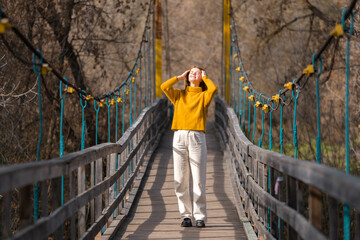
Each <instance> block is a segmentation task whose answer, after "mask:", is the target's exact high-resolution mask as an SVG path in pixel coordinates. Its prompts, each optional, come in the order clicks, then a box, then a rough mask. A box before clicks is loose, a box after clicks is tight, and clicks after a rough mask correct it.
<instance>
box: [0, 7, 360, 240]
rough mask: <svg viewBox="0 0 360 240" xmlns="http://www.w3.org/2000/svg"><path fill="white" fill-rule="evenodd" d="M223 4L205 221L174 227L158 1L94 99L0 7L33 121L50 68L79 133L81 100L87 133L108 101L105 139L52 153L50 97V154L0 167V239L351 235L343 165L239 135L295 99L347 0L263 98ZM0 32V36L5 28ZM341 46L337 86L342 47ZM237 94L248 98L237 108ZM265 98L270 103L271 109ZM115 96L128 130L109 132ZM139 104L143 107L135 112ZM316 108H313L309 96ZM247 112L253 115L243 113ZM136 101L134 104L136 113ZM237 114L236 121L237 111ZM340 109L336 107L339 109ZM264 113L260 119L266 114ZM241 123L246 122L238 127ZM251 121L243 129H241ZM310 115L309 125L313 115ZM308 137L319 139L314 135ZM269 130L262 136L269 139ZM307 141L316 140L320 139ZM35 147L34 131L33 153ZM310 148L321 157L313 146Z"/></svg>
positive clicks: (359, 227) (356, 184) (355, 187)
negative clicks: (294, 70)
mask: <svg viewBox="0 0 360 240" xmlns="http://www.w3.org/2000/svg"><path fill="white" fill-rule="evenodd" d="M155 2H156V3H157V4H156V3H155ZM230 2H231V1H228V0H224V4H223V6H224V8H223V11H224V14H223V23H224V28H223V65H222V71H223V72H222V77H223V79H222V81H221V86H219V88H221V89H222V91H221V93H222V94H221V96H216V98H215V113H214V114H215V121H214V122H211V123H208V126H207V134H206V137H207V145H208V159H207V182H206V192H207V213H208V221H207V223H206V227H205V228H196V227H191V228H182V227H181V226H180V223H181V219H180V215H179V212H178V205H177V198H176V195H175V191H174V181H173V162H172V131H171V130H170V123H171V116H172V109H171V106H170V103H169V102H168V100H167V99H166V98H164V97H161V95H162V93H161V91H160V88H159V86H160V84H161V81H162V80H161V49H157V48H159V46H160V48H161V34H159V32H161V31H160V30H161V19H160V20H159V19H156V20H155V18H156V17H155V15H157V16H158V15H159V11H160V10H161V6H160V7H159V1H153V0H151V1H150V4H149V9H148V16H147V20H146V23H145V27H144V33H143V36H142V40H141V44H140V48H139V52H138V56H137V57H136V62H135V63H134V65H133V68H132V69H131V72H130V73H129V76H128V77H127V79H126V80H125V81H123V82H122V83H121V84H120V85H119V87H118V88H115V90H114V91H113V92H111V93H110V92H109V93H106V94H105V95H103V96H91V95H90V94H87V93H86V91H84V90H82V89H81V88H79V87H78V86H76V85H75V84H72V83H71V82H69V81H67V79H65V78H64V77H63V76H61V74H60V72H59V71H57V70H56V69H55V68H54V67H53V66H51V65H50V63H49V62H48V61H47V60H46V59H45V58H43V56H42V54H41V52H40V51H37V50H36V48H34V46H33V45H32V44H31V42H30V41H29V40H27V39H26V38H25V35H24V34H21V32H20V31H19V30H18V29H17V28H16V27H14V26H13V25H12V24H11V23H10V22H9V19H7V18H6V17H7V16H6V14H5V13H3V12H1V8H0V13H1V14H0V20H1V21H0V32H1V34H4V33H5V32H6V31H8V30H10V29H12V31H13V32H14V33H15V34H16V35H17V36H18V37H19V39H21V40H22V41H23V42H24V44H25V45H26V46H27V47H28V48H29V49H30V50H31V51H32V52H33V53H34V55H33V69H34V72H35V74H36V76H37V79H38V85H39V88H38V89H39V91H38V96H39V119H42V116H41V81H40V79H41V77H43V76H44V75H46V74H47V73H48V72H49V71H52V73H53V74H55V76H56V77H57V78H58V80H59V82H60V93H61V94H62V92H64V93H65V94H71V92H77V93H78V96H79V99H80V104H81V107H82V136H85V123H86V121H85V120H84V108H85V107H86V104H87V102H89V103H93V104H94V109H95V112H96V133H95V136H96V139H97V124H98V122H97V117H98V111H99V107H100V106H104V105H106V106H107V107H108V110H107V111H108V112H107V113H108V132H109V134H108V139H109V140H108V141H109V143H102V144H99V145H95V146H92V147H89V148H85V149H83V150H81V151H77V152H73V153H69V154H67V155H64V156H62V155H63V152H64V142H63V136H62V126H63V123H62V119H63V114H64V113H63V106H64V98H65V96H62V95H61V94H60V100H59V102H60V104H61V110H60V114H59V115H60V119H61V120H60V122H61V123H60V129H61V130H60V134H59V135H60V144H59V145H60V156H61V157H59V158H56V159H50V160H46V161H37V162H32V163H23V164H16V165H9V166H1V167H0V214H1V215H0V240H2V239H11V240H23V239H26V240H27V239H35V240H38V239H40V240H42V239H55V240H58V239H102V240H104V239H214V238H219V239H334V240H335V239H342V238H341V236H344V239H346V240H348V239H350V238H351V239H356V240H360V214H359V212H360V200H359V199H360V178H359V177H356V176H353V175H351V174H349V173H350V171H349V170H348V169H347V172H343V171H341V170H338V169H335V168H331V167H328V166H325V165H321V164H318V163H314V162H311V161H305V160H300V159H295V158H293V157H290V156H285V155H283V154H280V153H276V152H273V151H269V150H266V149H263V148H261V147H259V146H257V145H256V144H254V143H253V142H254V137H253V139H252V142H251V141H250V140H249V139H248V138H247V137H246V136H245V134H244V133H245V132H246V131H247V132H248V134H247V135H250V129H251V130H253V134H255V131H256V130H257V128H256V127H255V124H256V122H257V121H256V117H255V115H256V111H257V110H256V109H258V111H261V114H262V123H263V127H262V133H263V132H264V118H263V116H264V112H270V114H271V112H272V111H273V110H276V109H275V108H279V107H280V108H281V119H282V107H283V106H285V105H289V104H288V103H285V93H286V92H288V93H289V92H290V94H291V96H292V98H293V99H294V101H295V104H294V105H295V106H296V102H297V98H298V95H299V93H300V90H301V89H302V87H303V86H304V85H302V86H300V80H301V79H302V78H303V79H305V78H306V81H304V82H307V80H308V79H309V78H310V76H311V75H312V74H314V73H315V72H316V70H314V67H315V62H316V61H317V60H319V58H320V55H321V53H322V52H323V51H324V49H326V47H327V46H328V45H329V44H330V43H331V42H332V40H333V39H334V38H335V37H337V38H338V37H339V34H341V32H342V34H344V31H348V33H347V36H346V37H347V40H348V42H347V44H349V41H350V36H351V34H352V33H351V30H350V31H349V29H347V28H346V27H345V20H346V19H347V18H349V16H350V15H352V9H353V8H354V6H355V4H356V0H353V1H352V3H351V5H350V7H349V8H348V10H347V11H343V23H342V24H343V25H342V26H339V25H340V24H339V25H336V26H335V29H334V30H336V31H335V33H331V34H330V36H329V38H328V40H327V41H326V43H325V45H324V46H323V47H322V48H321V50H320V51H319V52H318V53H317V55H316V54H315V55H313V63H312V65H309V66H308V67H307V68H306V69H305V70H306V71H304V72H303V73H302V75H301V77H299V78H297V79H294V80H293V82H289V83H287V84H285V85H287V87H286V86H285V85H284V89H280V91H279V94H278V95H275V96H272V97H266V96H264V94H263V93H261V92H260V91H257V90H256V89H255V87H254V86H252V83H251V82H250V81H249V79H248V76H247V73H246V71H245V68H244V64H243V62H242V60H241V59H240V56H239V55H240V49H239V46H238V45H239V44H238V39H237V35H236V26H235V25H234V24H235V23H234V22H235V21H233V20H232V21H230V20H231V19H230V15H231V14H230V12H231V11H230V10H231V8H230ZM155 5H156V6H155ZM159 9H160V10H159ZM150 15H152V16H153V18H151V17H150ZM230 22H232V23H231V27H230ZM154 25H155V26H154ZM150 29H151V30H150ZM159 29H160V30H159ZM339 29H340V30H339ZM350 29H352V28H350ZM151 31H152V32H151ZM155 33H156V34H155ZM3 36H4V38H6V35H2V37H3ZM154 38H155V39H154ZM346 55H347V61H346V72H347V76H346V79H347V80H346V81H347V88H348V79H349V77H348V72H349V64H348V59H349V51H347V53H346ZM159 56H160V59H159ZM36 58H38V60H39V61H37V60H36ZM43 63H44V64H43ZM39 66H41V67H39ZM45 66H46V67H45ZM320 66H321V65H320ZM320 68H321V67H320ZM43 72H44V73H43ZM240 74H241V75H240ZM159 76H160V77H159ZM318 76H319V75H318ZM316 81H317V82H318V79H317V80H316ZM62 83H63V84H64V85H66V90H64V89H63V88H62V85H61V84H62ZM137 84H138V85H137ZM243 84H244V85H243ZM246 84H247V85H246ZM304 84H305V83H304ZM136 86H138V88H136ZM344 88H345V87H344ZM136 89H137V90H136ZM139 89H140V90H139ZM70 90H71V91H70ZM317 90H318V89H317ZM137 91H138V92H139V93H138V95H136V92H137ZM142 91H143V92H142ZM242 93H243V95H241V94H242ZM121 94H122V95H121ZM141 94H143V95H141ZM246 94H248V98H247V99H249V102H248V103H249V104H248V107H247V108H246V106H245V100H246ZM139 95H140V96H139ZM296 95H297V97H295V96H296ZM317 96H318V95H317ZM222 97H225V99H226V100H224V99H223V98H222ZM346 98H347V99H345V102H347V101H348V96H347V97H346ZM153 99H155V100H154V101H153ZM242 99H243V100H242ZM137 100H138V105H137ZM257 100H258V101H257ZM265 100H267V104H266V102H265ZM83 102H84V103H85V105H84V104H83ZM275 102H276V104H277V107H274V108H273V106H274V105H273V104H274V103H275ZM120 103H121V105H122V110H123V114H122V117H123V118H122V119H123V121H122V127H123V130H124V128H125V127H124V126H125V125H129V128H128V129H127V130H126V131H123V134H122V136H121V138H120V139H119V140H117V139H118V138H117V130H118V126H117V123H118V107H119V104H120ZM126 104H129V105H130V106H126ZM271 104H272V107H270V106H271ZM111 105H116V121H115V122H116V128H115V129H116V137H115V142H114V143H111V142H110V136H111V134H110V129H111V127H110V119H111V116H110V107H111ZM143 105H144V106H145V108H143V109H142V106H143ZM229 105H230V106H229ZM265 105H266V106H265ZM317 107H318V108H319V101H317ZM125 109H130V113H126V114H125ZM239 109H240V110H239ZM251 109H253V114H254V115H251V114H250V112H251ZM137 110H139V113H140V112H141V113H140V115H138V116H136V114H137ZM270 110H271V111H270ZM247 112H248V113H249V114H248V115H246V116H247V117H248V120H245V114H247ZM319 112H320V110H319ZM345 112H347V113H346V114H348V106H347V109H346V110H345ZM241 113H242V117H243V118H241ZM270 114H269V115H270ZM125 115H127V117H129V121H128V124H127V123H126V124H125V120H124V119H125ZM252 116H254V117H253V119H252V121H251V117H252ZM295 116H296V107H294V118H293V122H294V124H293V129H294V130H293V131H294V133H293V138H294V139H295V138H296V136H297V135H296V131H297V130H296V129H297V127H296V118H295ZM269 118H270V119H271V115H270V116H269ZM346 118H348V115H347V117H345V119H346ZM281 121H282V120H281ZM346 121H347V122H348V120H346ZM40 122H42V120H41V121H40ZM245 122H246V125H247V124H248V127H247V128H246V126H245ZM251 123H253V127H251V126H250V124H251ZM318 123H319V125H318V131H319V132H320V123H321V121H320V117H318ZM40 125H41V124H40ZM240 125H241V126H240ZM269 126H271V122H270V124H269ZM281 126H282V125H281V124H280V134H279V135H280V139H282V135H281V134H282V131H283V129H282V127H281ZM40 129H42V127H40ZM41 131H42V130H40V132H41ZM262 135H263V134H262ZM253 136H254V135H253ZM318 136H319V139H320V140H321V134H319V135H318ZM270 139H271V135H270V133H269V142H271V140H270ZM261 140H262V137H261ZM295 140H296V141H295ZM295 140H294V142H297V139H295ZM81 141H82V144H81V145H82V148H84V146H85V137H81ZM95 142H96V143H97V140H96V141H95ZM280 142H281V140H280ZM318 143H319V144H318ZM347 144H348V143H347ZM259 145H261V144H259ZM269 145H270V144H269ZM294 145H296V144H294ZM317 145H320V147H321V143H320V142H317ZM40 146H41V133H40V137H39V145H38V149H37V150H38V153H39V154H38V156H37V160H39V155H40ZM269 148H270V147H269ZM296 148H297V145H296ZM270 149H271V148H270ZM317 153H318V154H319V155H320V157H321V149H320V151H318V150H317ZM295 156H296V153H295ZM348 166H349V165H347V168H349V167H348ZM50 186H51V187H50ZM32 193H34V195H32ZM31 196H33V197H31ZM38 215H39V216H38ZM341 219H344V221H343V222H342V221H341Z"/></svg>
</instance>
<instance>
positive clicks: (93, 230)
mask: <svg viewBox="0 0 360 240" xmlns="http://www.w3.org/2000/svg"><path fill="white" fill-rule="evenodd" d="M158 132H159V131H157V133H158ZM156 137H157V134H155V136H154V137H153V138H152V139H151V140H150V141H149V142H148V143H147V145H146V149H147V148H150V147H151V145H152V144H151V143H152V142H154V141H155V140H156ZM153 150H155V149H153ZM144 157H145V153H143V154H142V156H141V159H140V161H139V164H138V166H137V167H136V169H135V172H137V170H138V168H139V167H140V165H141V164H142V163H143V161H144ZM124 166H125V165H123V166H122V167H124ZM135 177H136V175H135V174H133V175H132V176H131V177H130V178H129V179H128V180H127V182H126V184H125V187H124V188H123V189H122V190H121V191H120V193H119V195H118V196H117V197H116V198H115V200H114V201H113V202H112V204H111V205H109V206H108V207H107V208H106V209H104V211H103V214H102V216H100V217H99V218H98V219H97V220H96V223H95V224H93V225H92V226H91V227H90V228H89V229H88V231H87V232H86V234H85V235H83V236H82V238H81V239H93V238H94V237H95V235H96V233H97V232H98V231H100V229H101V226H103V225H104V224H105V223H106V221H107V219H108V218H109V217H110V215H111V214H112V213H113V212H114V210H115V209H116V207H117V206H118V205H119V203H120V202H121V201H122V199H123V198H124V197H125V195H126V192H127V190H128V189H129V188H130V186H131V184H132V183H133V180H134V179H135Z"/></svg>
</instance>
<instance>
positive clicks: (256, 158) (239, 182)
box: [215, 97, 360, 239]
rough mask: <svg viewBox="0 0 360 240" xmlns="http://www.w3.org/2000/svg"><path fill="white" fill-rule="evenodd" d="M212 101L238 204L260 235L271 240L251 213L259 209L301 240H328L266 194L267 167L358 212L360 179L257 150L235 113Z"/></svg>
mask: <svg viewBox="0 0 360 240" xmlns="http://www.w3.org/2000/svg"><path fill="white" fill-rule="evenodd" d="M215 102H216V110H215V119H216V120H215V121H216V128H217V129H218V133H219V136H220V138H221V140H222V142H223V144H224V145H225V148H226V151H227V152H228V158H229V162H230V165H231V167H230V169H231V171H232V176H233V181H234V183H235V184H234V185H235V186H236V187H235V188H236V189H234V190H235V191H237V192H238V193H239V195H240V196H241V198H242V199H241V200H239V202H242V203H243V205H244V206H241V207H245V212H246V213H247V214H248V216H249V217H250V218H251V221H252V222H253V224H254V225H255V226H256V228H257V231H258V233H259V235H261V236H264V237H266V238H272V236H269V232H268V231H267V229H266V226H265V225H264V224H265V222H266V221H264V220H261V217H260V215H259V214H260V213H259V212H256V211H254V210H253V209H254V208H255V209H256V208H258V209H259V207H260V208H263V210H264V209H267V208H269V209H270V210H271V211H272V212H274V213H275V214H276V216H278V217H280V218H281V219H282V220H283V221H285V222H287V223H288V224H289V225H290V226H291V227H292V228H293V229H294V230H295V231H296V232H297V234H298V235H299V236H301V237H302V238H303V239H310V238H314V239H326V238H327V237H326V236H325V235H324V234H323V233H322V232H321V231H319V230H318V229H317V228H316V227H314V226H313V225H312V224H311V223H310V221H308V220H307V219H306V218H305V217H304V216H303V215H302V214H301V213H299V212H297V211H296V210H294V209H293V208H291V207H290V206H289V205H287V204H286V203H284V202H282V201H279V200H278V199H276V198H275V197H274V196H272V195H271V194H269V193H268V192H267V191H265V188H266V187H264V186H266V184H265V183H266V182H267V179H266V177H265V176H267V173H266V170H265V169H266V168H269V167H270V168H271V169H274V170H277V171H278V172H280V173H282V174H284V175H286V176H288V177H292V178H294V179H296V180H297V181H301V182H303V183H305V184H307V185H309V186H310V187H315V188H316V189H319V190H320V191H322V192H323V193H324V194H326V195H329V196H331V197H333V198H335V199H337V200H339V201H341V202H343V203H347V204H349V205H350V206H351V207H353V208H354V209H356V210H357V211H360V201H359V200H358V199H360V178H359V177H356V176H352V175H348V174H346V173H345V172H343V171H340V170H338V169H335V168H331V167H328V166H325V165H320V164H316V163H314V162H311V161H305V160H300V159H294V158H292V157H289V156H285V155H282V154H279V153H276V152H272V151H268V150H265V149H262V148H259V147H258V146H256V145H254V144H253V143H251V142H250V141H249V140H248V139H247V138H246V137H245V135H244V134H243V132H242V130H241V129H240V127H239V122H238V119H237V116H236V114H235V112H234V110H233V109H232V108H231V107H228V106H227V103H226V102H225V101H224V100H223V99H220V98H218V97H217V98H215ZM260 166H261V171H262V172H260ZM260 175H263V176H260Z"/></svg>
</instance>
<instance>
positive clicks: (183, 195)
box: [161, 66, 217, 227]
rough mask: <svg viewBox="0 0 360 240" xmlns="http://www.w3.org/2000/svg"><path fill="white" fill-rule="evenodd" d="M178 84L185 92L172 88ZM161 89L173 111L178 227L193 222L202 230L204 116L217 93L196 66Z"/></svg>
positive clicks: (203, 219)
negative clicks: (179, 219)
mask: <svg viewBox="0 0 360 240" xmlns="http://www.w3.org/2000/svg"><path fill="white" fill-rule="evenodd" d="M182 80H185V90H180V89H174V88H173V87H172V86H173V85H174V84H176V83H177V82H178V81H182ZM161 89H162V91H163V92H164V93H165V94H166V96H167V97H168V98H169V100H170V101H171V102H172V103H173V104H174V107H175V110H174V118H173V123H172V127H171V129H172V130H174V131H175V133H174V139H173V157H174V182H175V193H176V196H177V198H178V205H179V211H180V215H181V218H182V223H181V226H182V227H191V226H192V223H191V218H194V219H195V221H196V227H205V221H206V196H205V187H206V157H207V148H206V137H205V132H206V115H207V109H208V107H209V105H210V102H211V100H212V99H213V97H214V96H215V93H216V91H217V89H216V86H215V85H214V83H213V82H212V81H211V80H210V79H209V78H207V76H206V73H205V71H204V70H203V69H202V68H200V67H197V66H193V67H191V68H190V70H187V71H185V72H184V73H183V74H181V75H180V76H177V77H173V78H171V79H169V80H168V81H166V82H164V83H163V84H162V85H161ZM191 181H192V189H190V182H191ZM190 191H192V194H190ZM191 195H192V197H193V199H191Z"/></svg>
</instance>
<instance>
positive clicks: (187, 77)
mask: <svg viewBox="0 0 360 240" xmlns="http://www.w3.org/2000/svg"><path fill="white" fill-rule="evenodd" d="M193 68H197V69H200V71H205V69H203V68H201V67H198V66H192V67H191V68H190V71H191V69H193ZM190 71H189V72H188V74H186V80H185V89H186V87H187V86H190V81H189V74H190ZM199 87H201V89H202V91H206V90H207V87H206V84H205V83H204V81H201V82H200V85H199Z"/></svg>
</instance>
